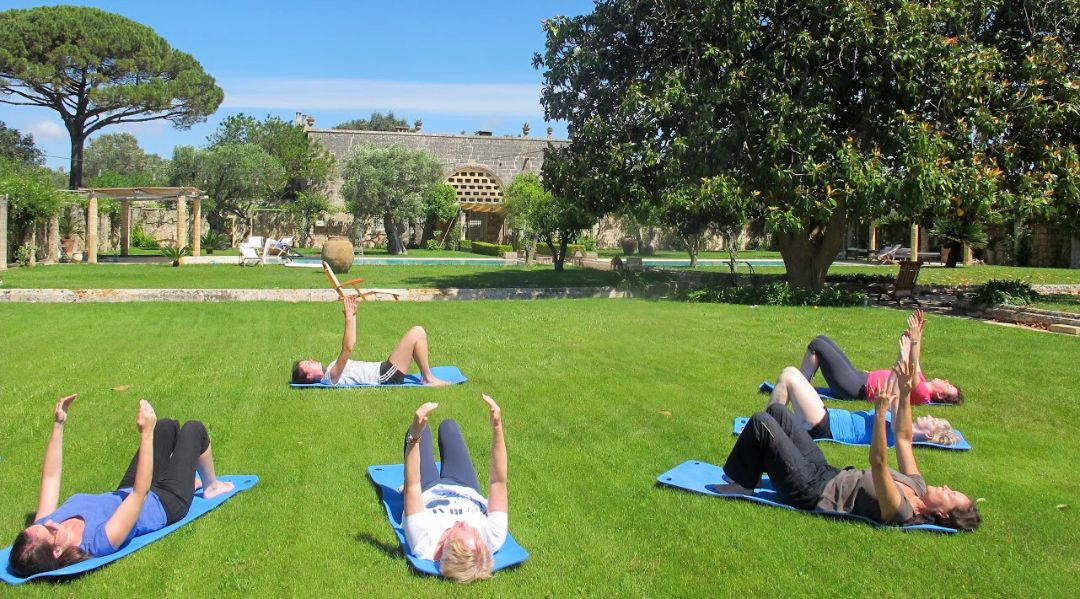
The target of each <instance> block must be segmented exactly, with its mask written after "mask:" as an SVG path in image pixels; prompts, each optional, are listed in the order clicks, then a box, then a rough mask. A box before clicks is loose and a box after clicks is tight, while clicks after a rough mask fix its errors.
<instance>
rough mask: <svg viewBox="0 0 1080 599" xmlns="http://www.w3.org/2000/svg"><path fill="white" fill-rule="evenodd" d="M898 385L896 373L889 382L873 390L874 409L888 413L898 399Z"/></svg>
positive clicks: (890, 377)
mask: <svg viewBox="0 0 1080 599" xmlns="http://www.w3.org/2000/svg"><path fill="white" fill-rule="evenodd" d="M896 387H897V384H896V376H895V373H894V374H893V375H890V376H889V380H888V381H887V382H885V383H884V384H878V385H877V387H875V388H874V389H873V391H872V392H873V394H874V408H875V409H876V410H878V411H879V412H887V411H888V410H889V408H890V407H891V406H892V403H893V400H895V399H896V397H897V388H896Z"/></svg>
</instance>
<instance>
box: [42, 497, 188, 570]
mask: <svg viewBox="0 0 1080 599" xmlns="http://www.w3.org/2000/svg"><path fill="white" fill-rule="evenodd" d="M130 494H131V487H125V488H123V489H119V490H116V491H113V492H111V493H101V494H98V495H91V494H88V493H76V494H74V495H72V496H71V497H69V498H68V500H67V501H65V502H64V503H63V505H61V506H60V507H59V508H57V509H56V511H55V512H53V513H51V514H49V515H48V516H45V517H44V518H40V519H38V520H37V521H36V522H34V524H41V523H42V522H44V521H46V520H52V521H53V522H56V523H60V522H63V521H64V520H67V519H69V518H76V517H78V518H82V520H83V522H85V523H86V528H85V529H84V530H83V536H82V542H81V543H79V549H82V550H83V551H85V552H87V553H89V554H90V555H92V556H94V557H99V556H102V555H109V554H110V553H114V552H115V551H116V550H117V549H119V548H120V547H123V546H124V545H125V544H127V542H128V541H130V540H131V539H132V538H134V537H137V536H139V535H142V534H146V533H148V532H154V531H155V530H158V529H161V528H164V527H165V524H166V522H167V520H166V517H165V508H164V507H162V505H161V499H159V498H158V496H157V494H156V493H154V492H153V491H150V492H149V493H147V494H146V501H145V502H143V508H142V511H141V512H139V519H138V520H136V521H135V526H134V527H132V529H131V532H130V533H128V536H127V538H126V539H124V542H123V543H120V547H113V546H112V543H109V537H108V535H106V534H105V523H106V522H108V521H109V518H111V517H112V515H113V514H114V513H115V512H116V508H118V507H120V503H121V502H123V501H124V498H125V497H127V496H128V495H130Z"/></svg>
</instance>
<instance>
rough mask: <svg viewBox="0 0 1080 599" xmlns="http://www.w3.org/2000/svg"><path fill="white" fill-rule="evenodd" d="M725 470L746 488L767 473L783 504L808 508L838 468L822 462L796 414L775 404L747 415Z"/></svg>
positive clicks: (818, 496) (823, 457)
mask: <svg viewBox="0 0 1080 599" xmlns="http://www.w3.org/2000/svg"><path fill="white" fill-rule="evenodd" d="M724 472H725V473H726V474H727V476H728V478H730V479H731V480H732V481H734V482H736V483H738V484H740V485H742V486H744V487H746V488H747V489H753V488H754V487H756V486H757V484H758V482H759V481H760V480H761V473H762V472H766V473H768V474H769V479H770V480H771V481H772V485H773V488H775V489H776V491H777V492H778V493H779V494H780V498H781V500H783V502H784V503H786V504H788V505H791V506H793V507H797V508H799V509H804V510H811V509H814V508H815V507H816V506H817V503H818V501H819V500H820V499H821V492H822V491H823V490H824V489H825V484H826V483H828V482H829V481H830V480H832V479H833V477H834V476H836V475H837V474H838V473H839V472H840V470H839V469H838V468H835V467H833V466H831V465H829V463H828V462H826V461H825V455H824V454H823V453H821V449H819V448H818V446H817V444H816V443H814V440H813V439H811V438H810V435H809V434H808V433H807V432H806V431H805V430H803V427H802V425H801V423H799V422H798V421H797V419H796V418H795V415H794V414H792V413H791V412H789V411H788V409H787V408H786V407H785V406H783V405H780V404H775V403H774V404H771V405H769V407H768V408H767V409H766V410H765V411H764V412H758V413H757V414H754V415H753V416H752V417H751V418H750V422H748V423H747V424H746V428H744V429H743V431H742V433H741V434H740V435H739V438H738V440H736V441H735V447H733V448H732V449H731V453H730V454H728V458H727V462H725V463H724Z"/></svg>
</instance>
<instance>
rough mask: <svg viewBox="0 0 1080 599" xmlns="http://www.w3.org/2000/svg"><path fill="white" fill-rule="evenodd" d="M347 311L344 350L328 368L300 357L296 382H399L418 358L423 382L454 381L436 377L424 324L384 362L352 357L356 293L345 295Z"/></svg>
mask: <svg viewBox="0 0 1080 599" xmlns="http://www.w3.org/2000/svg"><path fill="white" fill-rule="evenodd" d="M342 302H343V304H344V311H345V334H344V337H343V338H342V340H341V353H340V354H338V357H337V359H336V360H334V361H333V362H330V363H329V364H327V365H326V367H325V368H324V367H323V365H322V363H321V362H319V361H318V360H300V361H298V362H296V363H294V364H293V369H292V382H293V383H297V384H309V383H323V384H326V385H339V384H340V385H399V384H401V383H402V382H404V381H405V373H407V372H408V370H409V365H410V364H411V363H412V362H413V361H415V362H416V365H417V366H419V367H420V378H421V382H423V384H425V385H430V386H433V387H437V386H442V385H449V384H450V383H449V382H447V381H444V380H442V379H440V378H436V377H435V375H433V374H432V373H431V366H430V365H429V364H428V337H427V331H425V330H424V328H423V327H420V326H415V327H413V328H411V329H409V330H408V332H406V333H405V336H404V337H402V338H401V340H400V341H398V344H397V347H395V348H394V351H392V352H390V357H389V358H387V359H386V360H384V361H382V362H360V361H357V360H350V359H349V356H351V355H352V352H353V347H354V346H355V345H356V296H355V295H348V294H346V295H345V296H344V297H343V298H342Z"/></svg>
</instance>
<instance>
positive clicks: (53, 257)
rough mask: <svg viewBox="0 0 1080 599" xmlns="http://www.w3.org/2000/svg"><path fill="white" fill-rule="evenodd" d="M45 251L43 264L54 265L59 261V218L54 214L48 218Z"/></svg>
mask: <svg viewBox="0 0 1080 599" xmlns="http://www.w3.org/2000/svg"><path fill="white" fill-rule="evenodd" d="M45 250H46V252H45V262H48V263H50V264H54V263H56V262H59V261H60V217H59V216H58V215H56V214H54V215H52V216H50V217H49V225H48V232H47V234H46V235H45Z"/></svg>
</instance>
